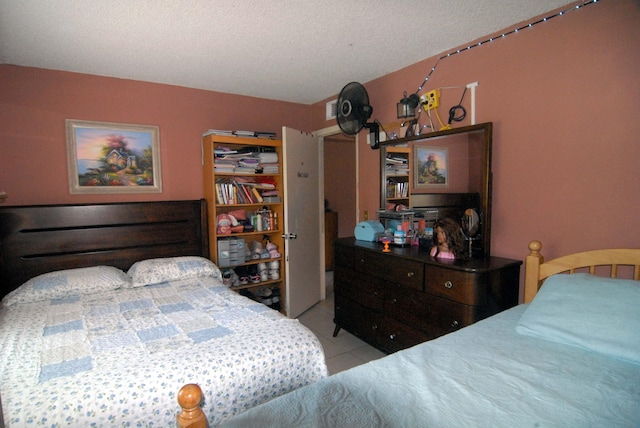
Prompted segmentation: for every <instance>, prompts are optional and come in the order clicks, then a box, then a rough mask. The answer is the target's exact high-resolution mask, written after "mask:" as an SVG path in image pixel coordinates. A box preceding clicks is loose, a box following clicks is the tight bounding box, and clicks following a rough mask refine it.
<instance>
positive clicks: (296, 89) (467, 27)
mask: <svg viewBox="0 0 640 428" xmlns="http://www.w3.org/2000/svg"><path fill="white" fill-rule="evenodd" d="M570 3H573V1H569V0H395V1H394V0H351V1H344V0H324V1H311V0H307V1H300V0H252V1H244V0H238V1H233V0H231V1H230V0H189V1H187V0H184V1H181V0H56V1H52V0H47V1H45V0H0V63H4V64H14V65H22V66H31V67H40V68H47V69H54V70H65V71H73V72H79V73H88V74H96V75H101V76H110V77H118V78H125V79H134V80H143V81H149V82H157V83H166V84H171V85H178V86H185V87H190V88H198V89H207V90H213V91H220V92H227V93H235V94H243V95H251V96H256V97H260V98H269V99H276V100H284V101H291V102H296V103H303V104H311V103H314V102H317V101H321V100H323V99H325V98H328V97H332V96H334V95H335V94H337V93H338V92H340V89H341V88H342V87H343V86H344V85H345V84H346V83H348V82H350V81H358V82H362V83H365V82H368V81H370V80H373V79H375V78H378V77H380V76H383V75H385V74H387V73H390V72H392V71H395V70H398V69H401V68H403V67H406V66H407V65H410V64H413V63H416V62H418V61H420V60H423V59H425V58H428V57H431V56H433V55H436V54H439V53H442V52H445V51H447V50H449V49H452V48H453V47H457V46H460V45H463V44H465V43H467V42H470V41H472V40H475V39H478V38H481V37H484V36H487V35H491V34H494V33H496V32H497V31H500V30H502V29H504V28H506V27H509V26H511V25H513V24H516V23H519V22H522V21H526V20H528V19H530V18H532V17H534V16H537V15H541V14H544V13H546V12H548V11H551V10H553V9H557V8H559V7H564V6H566V5H568V4H570Z"/></svg>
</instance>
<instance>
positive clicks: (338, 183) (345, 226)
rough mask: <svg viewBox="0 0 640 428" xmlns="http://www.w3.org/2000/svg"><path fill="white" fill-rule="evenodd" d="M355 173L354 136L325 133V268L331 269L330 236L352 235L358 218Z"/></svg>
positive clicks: (355, 152) (331, 244) (333, 237)
mask: <svg viewBox="0 0 640 428" xmlns="http://www.w3.org/2000/svg"><path fill="white" fill-rule="evenodd" d="M356 174H357V151H356V139H355V136H350V135H345V134H342V133H339V134H333V135H327V136H325V137H324V199H325V238H326V239H325V270H333V240H334V239H335V238H343V237H347V236H353V230H354V229H355V226H356V221H357V218H358V214H357V209H358V207H357V199H358V198H357V176H356Z"/></svg>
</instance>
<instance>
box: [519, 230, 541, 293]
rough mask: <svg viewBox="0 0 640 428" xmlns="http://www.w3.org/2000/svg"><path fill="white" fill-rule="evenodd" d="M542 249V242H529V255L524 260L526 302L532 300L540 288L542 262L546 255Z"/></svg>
mask: <svg viewBox="0 0 640 428" xmlns="http://www.w3.org/2000/svg"><path fill="white" fill-rule="evenodd" d="M541 249H542V242H540V241H531V242H529V255H527V258H526V259H525V261H524V298H523V300H524V303H529V302H531V301H532V300H533V298H534V297H535V295H536V293H537V292H538V289H539V288H540V280H539V279H538V278H539V271H540V264H541V263H543V262H544V257H542V255H541V254H540V250H541Z"/></svg>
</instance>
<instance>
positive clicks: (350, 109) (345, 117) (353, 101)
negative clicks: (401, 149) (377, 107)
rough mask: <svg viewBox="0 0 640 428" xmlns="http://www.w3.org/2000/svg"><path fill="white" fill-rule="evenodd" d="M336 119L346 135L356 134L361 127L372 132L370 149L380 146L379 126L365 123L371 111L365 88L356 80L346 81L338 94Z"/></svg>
mask: <svg viewBox="0 0 640 428" xmlns="http://www.w3.org/2000/svg"><path fill="white" fill-rule="evenodd" d="M337 107H338V108H337V110H338V111H337V115H336V120H337V121H338V126H339V127H340V129H341V130H342V132H344V133H345V134H347V135H356V134H357V133H358V132H360V130H361V129H362V128H367V129H369V131H370V132H373V135H374V141H373V142H372V143H371V148H372V149H377V148H379V147H380V127H379V125H378V124H377V123H376V122H370V123H367V120H369V118H370V117H371V113H373V107H371V106H370V105H369V95H368V94H367V90H366V89H365V88H364V86H362V85H361V84H360V83H358V82H351V83H347V85H346V86H345V87H344V88H342V90H341V91H340V95H339V96H338V105H337Z"/></svg>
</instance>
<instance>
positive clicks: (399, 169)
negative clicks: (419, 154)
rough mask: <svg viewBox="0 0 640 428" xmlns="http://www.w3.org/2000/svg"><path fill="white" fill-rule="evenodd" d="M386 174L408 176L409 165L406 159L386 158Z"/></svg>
mask: <svg viewBox="0 0 640 428" xmlns="http://www.w3.org/2000/svg"><path fill="white" fill-rule="evenodd" d="M385 164H386V170H387V174H392V175H409V165H408V163H407V159H406V158H400V157H388V158H387V159H386V160H385Z"/></svg>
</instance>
